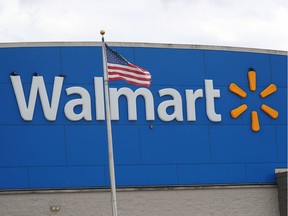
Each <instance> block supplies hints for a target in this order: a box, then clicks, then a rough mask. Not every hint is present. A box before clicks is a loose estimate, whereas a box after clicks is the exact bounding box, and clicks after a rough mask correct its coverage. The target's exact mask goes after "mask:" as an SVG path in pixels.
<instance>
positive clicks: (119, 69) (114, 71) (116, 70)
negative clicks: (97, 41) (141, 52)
mask: <svg viewBox="0 0 288 216" xmlns="http://www.w3.org/2000/svg"><path fill="white" fill-rule="evenodd" d="M105 47H106V55H107V68H108V79H109V80H125V81H127V82H128V83H131V84H133V85H138V86H145V87H149V86H150V82H151V75H150V73H149V71H147V70H144V69H142V68H140V67H138V66H136V65H133V64H131V63H130V62H128V61H127V60H126V59H125V58H123V57H122V56H121V55H120V54H118V53H117V52H115V51H114V50H112V49H111V48H110V47H108V45H107V44H105Z"/></svg>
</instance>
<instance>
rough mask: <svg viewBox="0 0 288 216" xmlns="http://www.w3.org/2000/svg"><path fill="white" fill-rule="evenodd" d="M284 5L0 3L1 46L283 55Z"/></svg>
mask: <svg viewBox="0 0 288 216" xmlns="http://www.w3.org/2000/svg"><path fill="white" fill-rule="evenodd" d="M287 20H288V2H287V0H241V1H236V0H232V1H231V0H201V1H200V0H121V1H119V0H0V43H6V42H43V41H99V40H100V35H99V31H100V30H101V29H105V30H106V35H105V38H106V41H113V42H152V43H176V44H198V45H217V46H237V47H252V48H264V49H276V50H286V51H287V50H288V28H287Z"/></svg>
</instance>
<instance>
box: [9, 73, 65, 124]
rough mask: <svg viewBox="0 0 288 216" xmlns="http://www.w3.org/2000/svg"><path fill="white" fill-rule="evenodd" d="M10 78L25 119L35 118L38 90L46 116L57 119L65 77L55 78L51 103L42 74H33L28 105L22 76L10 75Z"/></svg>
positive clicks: (48, 118)
mask: <svg viewBox="0 0 288 216" xmlns="http://www.w3.org/2000/svg"><path fill="white" fill-rule="evenodd" d="M10 79H11V82H12V86H13V90H14V93H15V96H16V100H17V104H18V108H19V111H20V115H21V117H22V118H23V119H24V120H25V121H32V119H33V114H34V108H35V103H36V98H37V94H38V92H39V96H40V101H41V105H42V109H43V112H44V115H45V118H46V119H47V120H48V121H55V119H56V115H57V111H58V105H59V100H60V95H61V89H62V85H63V80H64V78H63V77H58V76H56V77H55V78H54V86H53V92H52V100H51V105H50V103H49V100H48V96H47V91H46V88H45V83H44V79H43V77H42V76H37V77H36V76H33V79H32V84H31V89H30V96H29V101H28V105H27V103H26V100H25V95H24V91H23V86H22V82H21V78H20V76H10Z"/></svg>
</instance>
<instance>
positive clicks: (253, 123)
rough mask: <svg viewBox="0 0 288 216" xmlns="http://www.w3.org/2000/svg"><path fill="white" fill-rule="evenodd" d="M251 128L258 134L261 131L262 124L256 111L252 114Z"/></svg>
mask: <svg viewBox="0 0 288 216" xmlns="http://www.w3.org/2000/svg"><path fill="white" fill-rule="evenodd" d="M251 128H252V130H253V131H255V132H257V131H259V130H260V124H259V119H258V113H257V112H256V111H252V112H251Z"/></svg>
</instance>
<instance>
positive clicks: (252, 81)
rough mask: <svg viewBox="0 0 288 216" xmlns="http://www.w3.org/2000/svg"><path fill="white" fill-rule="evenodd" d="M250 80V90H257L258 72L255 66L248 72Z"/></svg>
mask: <svg viewBox="0 0 288 216" xmlns="http://www.w3.org/2000/svg"><path fill="white" fill-rule="evenodd" d="M248 81H249V88H250V91H255V90H256V72H255V71H254V69H253V68H250V70H249V72H248Z"/></svg>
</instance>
